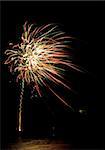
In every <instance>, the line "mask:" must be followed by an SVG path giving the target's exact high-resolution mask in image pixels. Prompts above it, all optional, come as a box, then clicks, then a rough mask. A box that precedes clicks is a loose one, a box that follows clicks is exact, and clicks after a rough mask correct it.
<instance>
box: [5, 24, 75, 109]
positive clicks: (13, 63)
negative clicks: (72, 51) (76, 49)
mask: <svg viewBox="0 0 105 150" xmlns="http://www.w3.org/2000/svg"><path fill="white" fill-rule="evenodd" d="M23 29H24V32H23V34H22V36H21V42H20V43H19V44H16V45H13V44H12V43H10V46H11V49H8V50H6V51H5V54H6V55H7V56H8V58H7V60H6V61H5V64H8V65H9V68H10V72H15V73H16V74H17V79H16V80H17V82H18V81H19V80H24V81H25V82H26V83H28V84H30V83H33V88H34V89H35V90H36V91H37V93H38V95H39V96H40V97H41V96H42V90H41V87H43V86H45V87H46V88H48V89H49V90H50V91H52V93H53V94H55V95H56V96H57V97H58V98H59V99H60V100H61V101H62V102H63V103H64V104H65V105H67V106H69V107H70V105H68V103H67V102H66V101H65V100H64V99H63V98H61V97H60V96H59V95H58V94H57V93H56V92H55V91H54V90H53V88H52V87H51V85H50V86H49V84H48V82H47V80H49V81H52V82H53V83H54V84H56V85H57V86H58V85H62V86H64V87H66V88H67V89H70V87H69V86H68V85H66V84H65V83H64V81H63V79H64V77H63V75H62V74H63V73H62V72H64V71H65V66H67V67H69V68H72V69H76V70H78V69H77V67H76V65H74V64H73V63H72V61H71V60H70V55H69V53H68V49H69V48H70V46H69V45H68V42H70V39H71V37H70V36H66V34H65V33H64V32H62V31H60V30H59V29H58V26H56V25H55V24H47V25H44V26H41V27H34V25H33V24H32V25H29V24H28V23H27V22H25V24H24V26H23Z"/></svg>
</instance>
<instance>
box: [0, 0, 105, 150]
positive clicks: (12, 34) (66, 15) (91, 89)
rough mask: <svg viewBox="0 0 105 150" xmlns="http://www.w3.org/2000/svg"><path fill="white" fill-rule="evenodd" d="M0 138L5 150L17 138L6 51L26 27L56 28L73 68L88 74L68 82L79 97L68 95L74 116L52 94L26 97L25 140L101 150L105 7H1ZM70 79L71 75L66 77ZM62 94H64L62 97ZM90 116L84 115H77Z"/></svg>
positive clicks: (80, 4)
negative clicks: (67, 39) (65, 37)
mask: <svg viewBox="0 0 105 150" xmlns="http://www.w3.org/2000/svg"><path fill="white" fill-rule="evenodd" d="M1 4H2V5H1V6H2V11H1V12H2V13H1V37H2V38H1V44H2V45H1V49H2V51H1V54H2V64H1V73H2V74H1V93H2V94H1V106H2V107H1V112H2V113H1V117H2V119H1V121H2V122H1V125H2V128H1V131H2V132H1V135H2V138H1V140H2V147H4V145H5V144H6V143H8V142H9V141H10V140H11V139H13V138H14V137H16V135H17V134H16V109H17V103H18V102H17V101H18V98H19V92H20V89H19V85H18V84H16V83H15V76H12V75H11V74H10V73H9V70H8V68H7V66H6V65H4V64H3V61H4V59H5V56H4V54H3V53H4V51H5V49H6V48H7V47H8V43H9V42H18V41H19V37H20V35H21V32H22V28H21V27H22V25H23V24H24V22H25V21H26V20H28V21H29V22H30V23H33V22H36V23H37V24H38V25H41V24H43V23H51V22H54V23H58V24H60V25H62V26H61V28H62V29H63V30H64V31H66V32H67V33H68V34H70V35H72V36H73V37H76V39H75V40H73V42H72V47H73V50H72V52H73V57H74V62H75V63H77V64H78V65H80V66H81V67H83V68H84V69H86V70H87V71H88V72H86V73H77V72H70V74H69V76H68V75H67V77H68V79H69V80H70V81H71V82H72V86H73V88H74V90H75V91H76V92H77V94H74V93H64V94H65V95H67V94H69V97H70V98H71V99H72V106H73V107H74V109H75V112H72V111H70V110H69V109H68V108H66V107H64V106H63V104H61V103H60V102H59V100H57V99H56V98H55V97H54V96H53V95H52V94H51V93H50V92H48V91H47V92H48V94H45V96H43V98H35V99H32V100H30V93H31V89H30V87H25V93H24V121H23V124H24V125H23V126H24V137H35V138H43V137H49V138H52V129H51V128H52V127H53V126H54V127H55V133H54V134H55V138H62V139H64V140H67V141H68V142H69V143H70V144H72V145H73V146H74V147H75V148H76V147H77V148H78V147H79V148H80V147H84V148H93V147H94V148H103V147H104V144H103V140H104V117H103V108H104V41H103V40H104V5H103V2H69V1H68V2H1ZM67 74H68V73H67ZM59 92H62V91H59ZM82 108H83V109H85V110H86V113H83V114H80V113H79V109H82Z"/></svg>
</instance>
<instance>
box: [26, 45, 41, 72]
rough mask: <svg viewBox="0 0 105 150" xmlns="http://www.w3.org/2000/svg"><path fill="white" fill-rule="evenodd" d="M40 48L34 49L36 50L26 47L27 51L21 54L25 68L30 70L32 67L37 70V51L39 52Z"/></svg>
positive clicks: (38, 62)
mask: <svg viewBox="0 0 105 150" xmlns="http://www.w3.org/2000/svg"><path fill="white" fill-rule="evenodd" d="M40 51H41V50H40V49H38V48H37V49H36V50H34V51H33V50H32V49H28V51H26V53H25V54H24V55H23V61H24V65H25V66H26V67H27V69H29V70H32V69H33V68H34V69H35V70H37V69H38V68H39V64H40V61H39V53H40Z"/></svg>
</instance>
